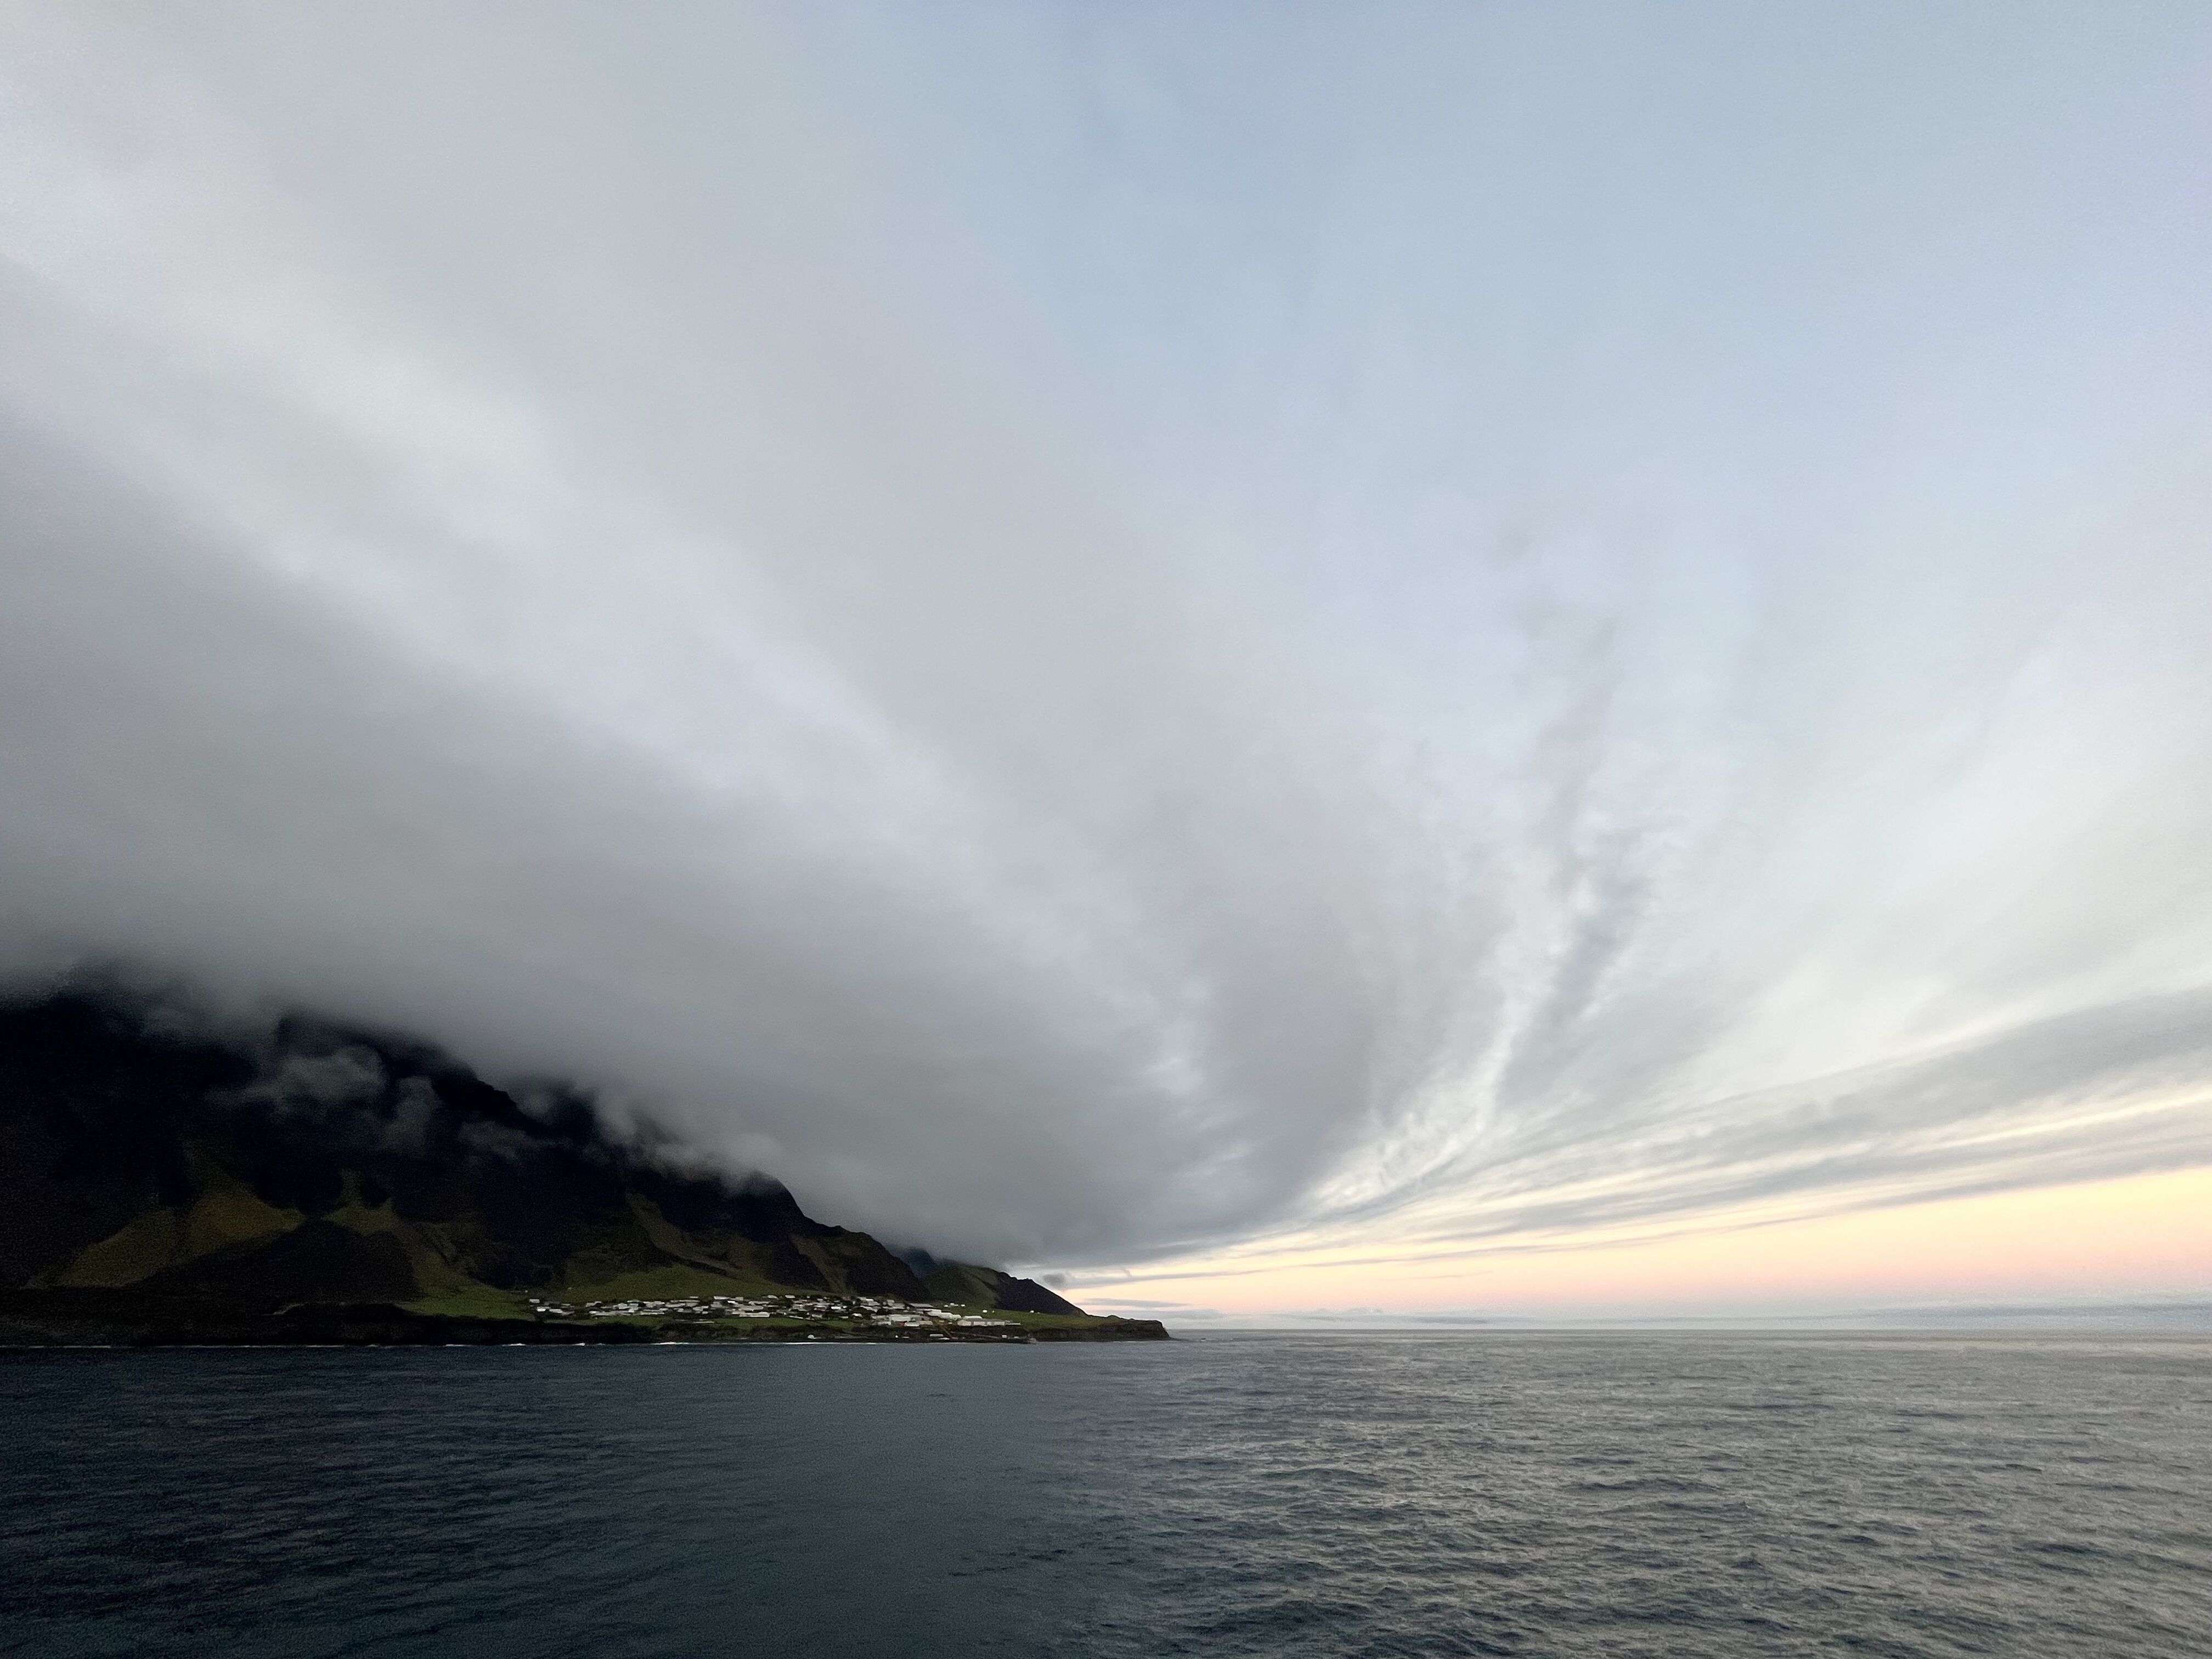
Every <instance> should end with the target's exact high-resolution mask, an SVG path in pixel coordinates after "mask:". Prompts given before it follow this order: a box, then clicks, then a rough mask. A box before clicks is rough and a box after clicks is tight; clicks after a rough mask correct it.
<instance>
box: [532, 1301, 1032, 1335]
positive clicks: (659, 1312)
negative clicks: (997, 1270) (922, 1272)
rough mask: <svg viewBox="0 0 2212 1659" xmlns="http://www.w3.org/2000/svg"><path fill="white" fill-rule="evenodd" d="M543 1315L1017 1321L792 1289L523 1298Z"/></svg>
mask: <svg viewBox="0 0 2212 1659" xmlns="http://www.w3.org/2000/svg"><path fill="white" fill-rule="evenodd" d="M529 1302H530V1307H531V1311H532V1312H533V1313H535V1314H536V1315H538V1316H539V1317H540V1318H544V1319H578V1318H582V1319H775V1320H790V1321H802V1322H836V1323H840V1324H846V1325H860V1326H863V1327H867V1326H873V1327H876V1328H881V1329H887V1330H914V1331H930V1330H945V1331H950V1330H1013V1329H1015V1328H1018V1325H1019V1321H1018V1320H1012V1319H994V1318H992V1317H990V1316H987V1315H983V1314H978V1313H975V1312H974V1311H972V1310H966V1309H960V1308H940V1307H939V1306H937V1305H935V1304H932V1303H927V1302H902V1301H901V1300H899V1299H898V1298H897V1297H882V1296H835V1295H820V1294H810V1293H805V1292H793V1293H790V1294H784V1295H771V1296H706V1297H697V1296H695V1297H665V1298H661V1297H625V1298H623V1299H622V1300H619V1301H589V1300H576V1301H554V1300H549V1299H547V1298H545V1297H536V1296H533V1297H530V1298H529Z"/></svg>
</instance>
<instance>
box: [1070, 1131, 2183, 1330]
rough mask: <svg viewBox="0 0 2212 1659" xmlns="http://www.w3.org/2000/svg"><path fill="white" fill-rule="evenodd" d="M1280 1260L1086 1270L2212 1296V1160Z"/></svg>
mask: <svg viewBox="0 0 2212 1659" xmlns="http://www.w3.org/2000/svg"><path fill="white" fill-rule="evenodd" d="M1386 1254H1387V1252H1378V1251H1374V1250H1369V1251H1364V1252H1362V1253H1361V1256H1360V1259H1359V1260H1358V1261H1296V1260H1286V1261H1282V1262H1281V1263H1280V1264H1279V1265H1274V1266H1271V1265H1270V1264H1269V1263H1268V1261H1267V1259H1266V1258H1265V1257H1259V1258H1255V1259H1251V1260H1248V1261H1236V1262H1229V1261H1210V1262H1202V1263H1196V1264H1190V1265H1189V1266H1188V1267H1179V1266H1178V1265H1176V1264H1162V1265H1161V1266H1160V1267H1157V1268H1153V1269H1149V1270H1146V1271H1143V1272H1140V1273H1135V1274H1133V1275H1131V1276H1129V1277H1127V1278H1123V1277H1121V1276H1119V1275H1115V1276H1110V1277H1109V1276H1107V1275H1103V1274H1102V1275H1097V1276H1089V1275H1085V1276H1081V1277H1079V1278H1078V1279H1077V1280H1076V1284H1075V1286H1074V1294H1075V1295H1076V1297H1077V1299H1078V1300H1087V1301H1088V1302H1089V1303H1091V1304H1096V1305H1097V1306H1098V1307H1099V1308H1100V1309H1101V1310H1108V1311H1111V1310H1115V1306H1116V1304H1121V1303H1123V1302H1127V1303H1128V1304H1130V1306H1129V1308H1128V1311H1131V1312H1137V1311H1140V1310H1139V1308H1138V1307H1137V1306H1136V1305H1135V1304H1139V1303H1145V1304H1163V1310H1164V1316H1166V1317H1168V1318H1169V1319H1170V1321H1171V1320H1172V1319H1173V1317H1174V1314H1173V1312H1172V1309H1173V1307H1175V1306H1178V1305H1179V1306H1184V1307H1188V1308H1191V1309H1194V1310H1196V1309H1211V1310H1218V1312H1219V1313H1220V1314H1221V1315H1223V1316H1227V1317H1231V1318H1251V1317H1255V1316H1266V1315H1268V1314H1273V1313H1291V1312H1294V1311H1302V1310H1322V1309H1331V1310H1349V1309H1358V1310H1372V1311H1376V1312H1382V1313H1386V1314H1387V1313H1408V1314H1412V1313H1419V1312H1426V1311H1435V1310H1467V1311H1471V1312H1497V1313H1501V1314H1518V1315H1533V1316H1543V1315H1560V1316H1575V1315H1578V1314H1589V1315H1598V1314H1609V1315H1634V1314H1637V1313H1641V1312H1652V1313H1694V1312H1698V1311H1701V1310H1712V1311H1715V1312H1727V1311H1748V1310H1774V1311H1784V1310H1792V1309H1808V1310H1809V1309H1820V1308H1834V1307H1851V1306H1867V1305H1879V1304H1912V1303H1916V1302H1957V1301H1964V1302H1974V1301H1984V1300H1986V1301H1990V1302H2007V1301H2034V1300H2039V1299H2051V1298H2065V1297H2096V1296H2107V1295H2128V1294H2135V1293H2142V1294H2148V1295H2162V1294H2172V1293H2176V1292H2188V1291H2212V1168H2203V1169H2194V1170H2178V1171H2172V1172H2169V1173H2164V1174H2158V1175H2148V1176H2130V1177H2127V1178H2125V1179H2122V1180H2117V1181H2103V1182H2087V1183H2084V1184H2081V1185H2078V1186H2071V1187H2055V1188H2035V1189H2031V1190H2026V1191H2018V1192H2008V1193H1995V1194H1984V1195H1979V1196H1975V1197H1968V1198H1957V1199H1949V1200H1936V1201H1933V1202H1929V1203H1923V1204H1915V1205H1906V1206H1897V1207H1893V1208H1883V1209H1870V1210H1861V1211H1857V1212H1850V1213H1846V1214H1840V1215H1830V1216H1823V1217H1817V1218H1807V1219H1801V1220H1789V1221H1781V1222H1771V1223H1766V1224H1764V1225H1761V1224H1758V1223H1751V1222H1746V1221H1743V1220H1741V1219H1731V1218H1714V1219H1713V1221H1712V1222H1711V1225H1708V1226H1707V1227H1706V1228H1705V1229H1704V1230H1702V1231H1696V1232H1692V1233H1685V1234H1680V1235H1676V1236H1673V1237H1663V1238H1657V1239H1650V1240H1644V1241H1611V1240H1607V1241H1591V1242H1581V1243H1577V1242H1576V1241H1573V1240H1565V1241H1561V1242H1559V1243H1547V1244H1545V1245H1543V1246H1541V1247H1538V1248H1530V1247H1529V1246H1528V1244H1527V1243H1522V1242H1511V1243H1501V1244H1500V1245H1499V1246H1498V1248H1497V1249H1493V1250H1490V1251H1486V1252H1476V1253H1468V1254H1455V1255H1452V1256H1450V1257H1449V1258H1437V1257H1433V1256H1431V1257H1429V1258H1427V1259H1424V1258H1422V1257H1420V1256H1418V1255H1407V1256H1406V1257H1404V1258H1402V1259H1400V1260H1397V1261H1389V1260H1381V1261H1378V1260H1376V1257H1377V1255H1386Z"/></svg>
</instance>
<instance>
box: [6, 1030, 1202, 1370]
mask: <svg viewBox="0 0 2212 1659" xmlns="http://www.w3.org/2000/svg"><path fill="white" fill-rule="evenodd" d="M1167 1334H1168V1333H1167V1331H1166V1330H1165V1329H1164V1328H1163V1327H1162V1326H1161V1325H1160V1324H1159V1323H1158V1322H1157V1321H1154V1320H1142V1319H1123V1318H1118V1317H1114V1316H1096V1315H1092V1314H1089V1313H1086V1312H1085V1310H1083V1309H1081V1308H1079V1307H1078V1306H1076V1305H1075V1304H1073V1303H1072V1302H1069V1301H1068V1300H1066V1298H1065V1297H1061V1296H1060V1294H1059V1293H1058V1292H1056V1291H1054V1290H1052V1289H1050V1288H1049V1287H1048V1286H1047V1285H1042V1284H1040V1283H1038V1282H1037V1281H1036V1280H1035V1279H1024V1278H1021V1277H1018V1276H1017V1275H1015V1274H1012V1273H1007V1272H1006V1271H1004V1270H1003V1269H1000V1268H996V1267H982V1266H978V1265H976V1264H974V1263H969V1262H961V1261H945V1260H942V1259H940V1258H938V1257H936V1256H933V1255H930V1254H928V1253H927V1252H926V1251H924V1250H921V1249H904V1250H893V1249H890V1248H887V1247H886V1246H885V1245H884V1244H883V1243H879V1242H878V1240H877V1239H875V1238H873V1237H871V1236H869V1235H868V1234H866V1233H865V1232H860V1231H853V1230H849V1229H847V1228H843V1227H838V1226H833V1225H829V1224H827V1223H824V1222H821V1221H817V1220H816V1219H815V1218H812V1217H811V1216H809V1215H807V1214H806V1213H805V1211H803V1210H802V1209H801V1208H800V1207H799V1204H798V1202H797V1200H795V1199H794V1198H793V1196H792V1194H790V1193H789V1192H788V1191H787V1189H786V1188H783V1187H782V1186H781V1184H780V1183H778V1182H775V1181H773V1180H771V1179H769V1178H768V1177H766V1176H761V1175H757V1174H743V1175H734V1174H729V1173H722V1172H715V1171H712V1170H701V1169H700V1168H699V1167H698V1166H697V1165H696V1161H693V1160H686V1159H680V1158H678V1157H677V1156H674V1155H673V1153H672V1152H671V1148H670V1147H669V1146H668V1145H667V1143H666V1142H665V1140H656V1139H653V1138H652V1137H650V1136H646V1135H631V1136H629V1137H620V1136H617V1135H615V1134H612V1133H610V1132H609V1131H608V1129H607V1127H605V1124H604V1123H603V1121H602V1120H601V1118H600V1116H599V1113H598V1112H597V1111H596V1110H595V1109H594V1107H593V1103H592V1100H591V1098H590V1097H589V1096H588V1095H586V1094H585V1093H584V1092H583V1091H580V1090H577V1089H575V1088H574V1087H573V1086H570V1085H564V1084H554V1083H543V1084H530V1085H514V1086H513V1088H512V1089H510V1090H503V1089H500V1088H496V1087H495V1086H493V1085H491V1084H489V1083H488V1082H486V1081H485V1080H484V1079H482V1078H480V1077H478V1076H477V1074H476V1073H475V1072H473V1071H472V1070H471V1069H470V1068H469V1067H468V1066H465V1065H463V1064H461V1063H460V1062H459V1061H458V1060H455V1059H453V1057H452V1056H450V1055H449V1054H445V1053H444V1052H442V1051H441V1050H440V1049H439V1048H435V1047H434V1046H432V1045H430V1044H428V1043H424V1042H417V1041H415V1040H413V1039H411V1038H408V1037H404V1036H397V1035H394V1034H392V1033H389V1032H382V1031H376V1030H366V1029H362V1028H359V1027H355V1026H350V1025H347V1024H340V1023H337V1022H333V1021H331V1020H327V1019H323V1018H311V1017H307V1016H303V1015H292V1016H288V1017H286V1018H283V1019H280V1020H276V1021H275V1022H274V1023H273V1024H271V1025H270V1026H269V1027H268V1028H267V1029H265V1030H253V1031H251V1032H244V1033H242V1032H241V1031H240V1030H237V1029H235V1028H225V1027H223V1026H222V1025H220V1024H216V1023H213V1022H210V1021H207V1020H203V1019H197V1018H183V1017H180V1016H179V1014H178V1013H177V1012H175V1011H174V1010H173V1009H171V1008H168V1007H167V1006H161V1005H159V1004H156V1003H153V1002H150V1001H149V1000H147V999H145V998H143V997H135V996H131V995H126V994H121V993H118V992H116V991H114V990H112V989H105V988H103V989H96V990H88V989H82V988H72V989H65V990H62V991H57V992H53V993H50V994H46V995H43V996H40V997H38V998H36V999H34V1000H20V1001H18V1002H16V1003H15V1004H13V1005H11V1006H0V1346H81V1345H87V1344H94V1345H105V1346H177V1345H188V1344H189V1345H216V1346H231V1345H236V1346H265V1345H272V1344H275V1345H294V1344H298V1345H337V1346H382V1345H395V1344H424V1345H440V1344H471V1345H473V1344H488V1343H489V1344H502V1343H503V1344H544V1343H651V1342H663V1343H665V1342H684V1343H704V1342H763V1341H765V1342H794V1341H797V1342H904V1343H913V1342H923V1343H934V1342H991V1343H1009V1342H1039V1341H1051V1342H1067V1341H1078V1342H1098V1341H1123V1340H1164V1339H1165V1338H1166V1336H1167Z"/></svg>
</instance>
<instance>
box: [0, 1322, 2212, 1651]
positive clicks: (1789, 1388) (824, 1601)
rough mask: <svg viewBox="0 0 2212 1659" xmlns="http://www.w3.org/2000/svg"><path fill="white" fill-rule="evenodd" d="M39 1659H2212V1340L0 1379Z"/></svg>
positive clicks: (143, 1364)
mask: <svg viewBox="0 0 2212 1659" xmlns="http://www.w3.org/2000/svg"><path fill="white" fill-rule="evenodd" d="M0 1425H4V1430H5V1432H4V1436H0V1652H5V1653H9V1654H24V1655H37V1656H40V1659H50V1656H73V1655H118V1656H120V1655H130V1656H133V1659H137V1656H147V1655H157V1656H191V1655H209V1656H213V1655H222V1656H225V1659H237V1656H255V1655H284V1656H310V1655H313V1656H324V1655H328V1656H338V1655H346V1656H399V1655H410V1656H412V1655H423V1656H429V1655H437V1656H467V1659H497V1656H521V1655H544V1656H564V1659H565V1656H588V1659H630V1656H635V1659H648V1656H649V1659H662V1656H677V1655H684V1656H690V1655H699V1656H708V1655H714V1656H786V1655H793V1656H796V1655H806V1656H817V1655H818V1656H823V1659H865V1656H878V1655H880V1656H902V1659H904V1656H938V1655H944V1656H956V1655H957V1656H967V1655H977V1654H1006V1655H1054V1656H1071V1659H1073V1656H1085V1659H1088V1656H1100V1659H1107V1656H1111V1659H1121V1656H1130V1659H1135V1656H1156V1655H1170V1654H1192V1655H1209V1656H1212V1655H1255V1656H1268V1659H1283V1656H1305V1655H1313V1656H1323V1655H1326V1656H1347V1655H1350V1656H1383V1655H1394V1656H1395V1655H1407V1656H1413V1655H1419V1656H1433V1655H1461V1654H1470V1655H1472V1654H1515V1655H1547V1656H1581V1655H1605V1656H1646V1655H1649V1656H1684V1659H1688V1656H1737V1655H1793V1656H1794V1655H1807V1654H1830V1653H1833V1654H1850V1655H1859V1656H1866V1655H1881V1656H1922V1655H1954V1654H2001V1655H2007V1656H2028V1655H2066V1656H2093V1655H2112V1656H2126V1659H2157V1656H2174V1659H2183V1656H2187V1659H2203V1656H2205V1655H2207V1654H2212V1340H2208V1339H2206V1338H2205V1337H2203V1336H2160V1337H2150V1336H2146V1337H2139V1338H2130V1337H2118V1336H2113V1335H2110V1334H2106V1335H2100V1336H2096V1337H2054V1336H2045V1335H2037V1336H2003V1335H1977V1336H1972V1337H1960V1336H1946V1335H1932V1334H1914V1335H1908V1336H1876V1335H1855V1334H1819V1335H1798V1334H1792V1335H1770V1334H1756V1335H1735V1334H1726V1335H1723V1334H1644V1333H1636V1334H1625V1333H1624V1334H1613V1333H1607V1334H1587V1333H1554V1334H1539V1333H1516V1334H1490V1333H1485V1334H1413V1335H1401V1334H1340V1335H1339V1334H1328V1335H1307V1334H1297V1335H1275V1334H1209V1335H1203V1336H1198V1337H1194V1338H1192V1339H1190V1340H1181V1341H1176V1342H1173V1343H1131V1344H1127V1345H1121V1346H1112V1345H1099V1346H1074V1345H1069V1346H1048V1345H1039V1346H1016V1347H1005V1348H998V1347H969V1346H954V1345H950V1344H947V1345H943V1346H927V1347H921V1348H915V1347H890V1346H882V1347H878V1346H839V1345H829V1344H820V1343H816V1344H805V1345H799V1346H772V1347H761V1346H726V1347H651V1348H641V1349H624V1348H561V1349H531V1348H512V1349H507V1348H501V1349H432V1350H421V1349H417V1350H398V1349H392V1350H380V1351H365V1352H340V1351H331V1350H291V1351H260V1352H248V1351H234V1350H232V1351H217V1350H197V1351H175V1352H48V1353H14V1354H7V1355H0Z"/></svg>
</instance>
